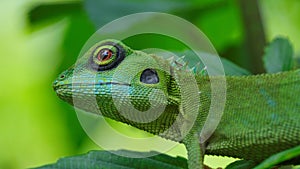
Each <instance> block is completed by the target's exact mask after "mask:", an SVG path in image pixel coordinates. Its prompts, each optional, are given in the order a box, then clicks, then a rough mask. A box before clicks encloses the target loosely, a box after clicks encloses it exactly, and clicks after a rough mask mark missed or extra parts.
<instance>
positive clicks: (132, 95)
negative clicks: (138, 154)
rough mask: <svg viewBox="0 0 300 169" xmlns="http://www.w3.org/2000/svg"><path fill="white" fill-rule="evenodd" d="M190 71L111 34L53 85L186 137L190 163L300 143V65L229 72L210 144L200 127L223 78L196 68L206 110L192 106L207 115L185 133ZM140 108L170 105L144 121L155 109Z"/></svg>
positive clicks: (71, 99)
mask: <svg viewBox="0 0 300 169" xmlns="http://www.w3.org/2000/svg"><path fill="white" fill-rule="evenodd" d="M177 66H178V65H177ZM118 69H119V70H121V71H118ZM189 75H190V72H187V71H186V70H182V69H177V67H176V65H175V66H174V65H172V64H170V61H167V60H165V59H163V58H160V57H157V56H155V55H151V54H146V53H143V52H140V51H135V50H132V49H130V48H129V47H127V46H126V45H124V44H123V43H121V42H119V41H115V40H106V41H101V42H99V43H98V44H96V45H94V46H93V47H91V49H90V50H89V51H87V52H86V54H85V55H84V56H83V57H82V58H81V59H80V60H79V61H78V63H77V64H76V65H74V66H72V67H71V68H70V69H68V70H66V71H64V72H63V73H62V74H61V75H60V77H59V78H58V79H57V80H56V81H55V82H54V83H53V87H54V90H55V91H56V93H57V95H58V96H59V97H60V98H61V99H63V100H65V101H66V102H68V103H70V104H72V105H74V106H76V107H78V108H80V109H83V110H85V111H88V112H92V113H97V114H99V112H101V114H102V115H103V116H105V117H108V118H111V119H114V120H116V121H120V122H123V123H126V124H129V125H131V126H134V127H137V128H139V129H142V130H145V131H147V132H150V133H152V134H155V135H160V136H161V137H164V138H167V139H171V140H174V141H178V142H182V143H184V144H185V145H186V148H187V150H188V156H189V157H188V163H189V168H203V156H204V154H211V155H222V156H230V157H237V158H241V159H246V160H251V161H253V162H254V163H256V164H258V163H260V162H261V161H263V160H264V159H266V158H268V157H269V156H271V155H273V154H276V153H279V152H281V151H283V150H287V149H290V148H293V147H296V146H298V145H300V123H299V122H300V102H299V101H298V100H297V97H298V94H300V70H295V71H289V72H282V73H277V74H263V75H253V76H226V85H227V91H226V92H227V94H226V104H225V109H224V112H223V116H222V119H221V121H220V123H219V124H218V127H217V128H216V130H215V131H214V133H213V134H212V135H211V136H210V137H209V139H208V140H206V141H205V143H203V144H200V140H199V138H200V132H201V129H202V127H203V125H204V122H205V120H206V118H207V115H208V112H209V107H210V106H211V99H212V97H213V96H212V95H211V85H210V81H211V79H212V78H214V79H216V80H218V78H219V77H217V76H215V77H214V76H212V77H208V76H206V75H201V74H197V73H195V74H193V77H194V78H195V80H196V82H197V87H198V90H199V91H200V94H199V98H198V99H199V100H200V103H201V104H200V107H199V109H198V107H195V108H194V107H191V110H193V109H196V108H197V112H199V114H198V115H196V116H195V117H196V120H195V123H194V124H193V126H192V128H191V130H190V131H189V133H188V135H187V136H184V138H182V137H183V136H182V132H181V131H180V130H181V129H180V127H178V126H176V125H175V126H172V124H173V123H174V122H175V121H176V118H177V117H178V116H181V115H183V116H184V114H185V113H186V112H185V111H188V110H189V109H188V108H185V107H183V108H182V107H181V105H182V104H184V103H185V102H189V101H188V100H182V98H181V97H180V95H181V93H180V92H181V89H180V86H179V85H178V81H176V78H182V79H183V81H187V83H185V84H187V85H189V84H192V82H190V83H189V79H188V78H187V79H185V77H187V76H189ZM128 79H129V80H128ZM187 87H192V85H191V86H187ZM95 100H96V101H95ZM128 100H129V101H128ZM75 102H76V104H75ZM115 102H117V103H119V104H120V105H121V109H119V108H118V107H117V106H116V105H115ZM132 107H133V108H134V109H136V110H138V111H139V112H147V111H148V110H149V109H151V108H150V107H154V110H155V108H157V109H159V108H161V107H164V109H163V112H162V114H161V115H159V116H157V119H155V120H152V121H149V122H137V121H136V119H140V120H145V119H147V118H151V116H150V115H149V114H147V113H146V114H142V113H141V114H139V113H137V114H134V115H132V110H133V109H132ZM154 112H155V111H154ZM124 115H125V116H124ZM126 115H129V117H130V115H131V117H130V118H127V117H126ZM151 115H152V114H151ZM166 131H167V132H166ZM299 157H300V152H299V156H298V157H297V158H299ZM295 164H296V163H295Z"/></svg>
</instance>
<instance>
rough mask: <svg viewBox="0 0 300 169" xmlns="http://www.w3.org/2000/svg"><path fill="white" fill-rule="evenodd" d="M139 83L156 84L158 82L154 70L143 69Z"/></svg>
mask: <svg viewBox="0 0 300 169" xmlns="http://www.w3.org/2000/svg"><path fill="white" fill-rule="evenodd" d="M140 81H141V82H142V83H145V84H156V83H158V82H159V77H158V75H157V72H156V71H155V70H154V69H145V70H144V71H143V72H142V74H141V77H140Z"/></svg>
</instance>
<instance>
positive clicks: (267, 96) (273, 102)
mask: <svg viewBox="0 0 300 169" xmlns="http://www.w3.org/2000/svg"><path fill="white" fill-rule="evenodd" d="M259 92H260V94H261V95H262V96H263V97H264V98H265V99H266V101H267V104H268V105H269V106H271V107H275V106H276V102H275V101H274V100H273V99H272V97H271V96H270V95H269V94H268V93H267V91H266V90H265V89H260V90H259Z"/></svg>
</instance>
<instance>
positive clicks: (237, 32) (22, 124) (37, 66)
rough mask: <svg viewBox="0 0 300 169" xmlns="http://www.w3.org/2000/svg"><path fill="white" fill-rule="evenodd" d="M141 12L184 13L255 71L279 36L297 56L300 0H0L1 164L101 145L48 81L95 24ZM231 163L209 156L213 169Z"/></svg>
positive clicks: (22, 164)
mask: <svg viewBox="0 0 300 169" xmlns="http://www.w3.org/2000/svg"><path fill="white" fill-rule="evenodd" d="M145 11H158V12H166V13H171V14H175V15H177V16H179V17H182V18H184V19H187V20H188V21H190V22H192V23H193V24H195V25H196V26H198V27H199V28H200V29H201V30H202V31H203V32H204V33H205V34H206V35H207V36H208V38H209V39H210V40H211V42H212V43H213V45H214V46H215V47H216V49H217V51H218V53H219V54H220V56H222V57H225V58H227V59H229V60H231V61H233V62H234V63H236V64H237V65H239V66H241V67H243V68H245V69H247V70H249V71H250V72H252V73H260V72H264V70H263V66H262V61H261V56H262V54H263V51H264V45H265V44H267V43H268V42H270V41H271V40H272V39H273V38H274V37H276V36H283V37H287V38H288V39H289V40H290V41H291V43H292V44H293V47H294V52H295V58H296V57H300V33H299V30H300V1H299V0H286V1H282V0H253V1H249V0H201V1H200V0H190V1H180V0H164V1H163V0H152V1H150V0H142V1H137V0H101V1H97V0H86V1H80V0H76V1H73V0H68V1H67V0H66V1H58V0H39V1H38V0H14V1H12V0H1V1H0V14H1V15H0V21H1V27H0V37H1V41H0V56H1V57H0V75H1V76H0V77H1V78H0V79H1V83H0V90H1V92H0V169H18V168H30V167H35V166H40V165H43V164H47V163H53V162H55V161H56V160H57V159H58V158H60V157H63V156H71V155H76V154H81V153H85V152H87V151H89V150H93V149H100V148H99V147H98V146H97V145H95V144H94V143H93V142H92V141H91V140H90V139H89V138H88V137H87V136H86V134H85V133H84V131H83V130H82V128H81V126H80V124H79V122H78V119H77V116H76V113H75V111H74V109H73V108H72V107H71V106H69V105H67V104H66V103H64V102H62V101H61V100H59V99H58V98H57V97H56V95H55V93H54V91H53V90H52V86H51V85H52V81H53V80H54V79H55V78H56V77H57V76H58V74H59V73H60V72H61V71H62V70H64V69H66V68H67V67H69V66H70V65H72V64H73V63H74V62H75V60H76V59H77V56H78V54H79V52H80V50H81V47H82V46H83V44H84V43H85V42H86V40H87V39H88V38H89V37H90V36H91V35H92V34H93V33H94V32H95V31H96V30H97V29H98V28H100V27H101V26H102V25H104V24H105V23H107V22H109V21H112V20H114V19H117V18H119V17H122V16H124V15H128V14H131V13H136V12H145ZM147 43H152V44H153V43H156V45H157V46H158V47H159V46H160V45H164V43H163V42H160V43H161V44H160V43H159V41H157V39H156V41H155V38H153V40H152V41H151V38H150V40H149V42H148V41H145V40H144V39H143V37H137V38H135V39H134V41H133V42H131V44H130V45H131V46H133V47H134V48H137V49H138V48H142V47H143V46H147ZM141 44H143V45H142V46H141ZM169 47H170V48H172V49H174V48H176V46H174V45H173V46H172V44H171V45H169ZM115 125H117V124H115ZM119 129H120V130H122V129H124V130H128V131H135V130H134V129H131V128H128V127H119ZM138 134H141V133H138ZM141 135H142V134H141ZM106 137H109V133H107V136H106ZM169 154H171V155H180V156H185V150H184V148H183V147H182V146H178V147H177V148H175V149H174V150H172V151H171V152H169ZM230 161H232V159H224V158H221V159H218V160H216V158H214V157H212V158H211V157H210V158H207V163H209V164H210V165H211V166H213V167H217V166H224V165H225V164H227V163H228V162H230Z"/></svg>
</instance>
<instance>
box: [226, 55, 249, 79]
mask: <svg viewBox="0 0 300 169" xmlns="http://www.w3.org/2000/svg"><path fill="white" fill-rule="evenodd" d="M221 62H222V64H223V66H224V71H225V74H226V75H232V76H233V75H235V76H241V75H250V74H251V73H250V72H249V71H248V70H246V69H243V68H241V67H239V66H238V65H236V64H234V63H233V62H231V61H229V60H227V59H225V58H221Z"/></svg>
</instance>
